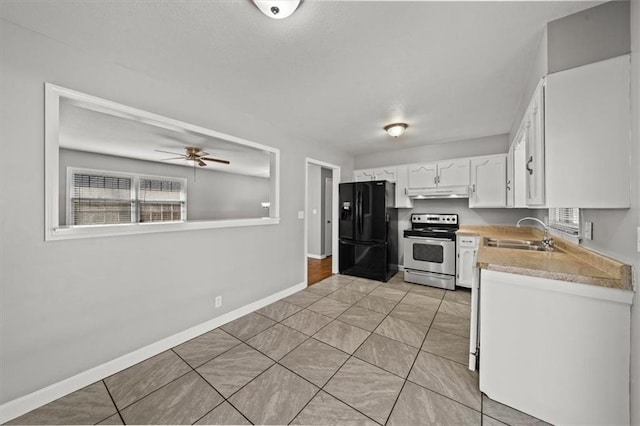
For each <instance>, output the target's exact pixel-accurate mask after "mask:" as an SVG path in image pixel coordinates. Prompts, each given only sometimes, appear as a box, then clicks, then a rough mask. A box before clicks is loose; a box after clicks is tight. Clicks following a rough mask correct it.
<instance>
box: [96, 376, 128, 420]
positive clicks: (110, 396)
mask: <svg viewBox="0 0 640 426" xmlns="http://www.w3.org/2000/svg"><path fill="white" fill-rule="evenodd" d="M100 381H101V382H102V384H103V385H104V388H105V389H106V390H107V394H108V395H109V398H111V402H112V403H113V408H115V409H116V412H115V414H117V415H118V417H120V420H121V421H122V424H123V425H124V424H126V423H125V422H124V419H123V418H122V414H120V410H119V409H118V406H117V405H116V401H115V400H114V399H113V395H111V391H110V390H109V387H108V386H107V383H106V382H105V381H104V379H102V380H100ZM112 416H113V414H112V415H111V416H107V417H105V418H104V419H102V420H100V421H99V422H97V423H96V424H98V423H100V422H103V421H105V420H107V419H108V418H109V417H112Z"/></svg>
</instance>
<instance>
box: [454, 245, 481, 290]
mask: <svg viewBox="0 0 640 426" xmlns="http://www.w3.org/2000/svg"><path fill="white" fill-rule="evenodd" d="M479 239H480V237H469V236H458V237H457V243H456V247H457V249H458V259H457V260H458V261H457V262H456V285H457V286H460V287H466V288H471V286H472V285H473V280H474V275H475V274H477V273H478V268H477V267H476V252H477V251H478V243H479Z"/></svg>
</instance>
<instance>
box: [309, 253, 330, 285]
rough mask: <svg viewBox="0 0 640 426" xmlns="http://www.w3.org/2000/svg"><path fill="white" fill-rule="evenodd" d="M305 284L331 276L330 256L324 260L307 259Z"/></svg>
mask: <svg viewBox="0 0 640 426" xmlns="http://www.w3.org/2000/svg"><path fill="white" fill-rule="evenodd" d="M307 268H308V269H307V270H308V272H307V282H308V283H309V285H312V284H315V283H317V282H319V281H322V280H324V279H325V278H327V277H330V276H331V275H332V274H331V256H329V257H325V258H324V259H312V258H310V257H307Z"/></svg>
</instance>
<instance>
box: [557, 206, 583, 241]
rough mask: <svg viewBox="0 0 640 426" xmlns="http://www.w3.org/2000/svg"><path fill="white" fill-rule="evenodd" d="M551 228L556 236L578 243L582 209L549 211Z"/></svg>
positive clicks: (565, 208)
mask: <svg viewBox="0 0 640 426" xmlns="http://www.w3.org/2000/svg"><path fill="white" fill-rule="evenodd" d="M549 226H550V228H551V229H552V231H554V233H555V234H556V235H559V236H560V237H565V238H568V239H570V240H573V241H575V242H578V241H579V239H580V209H579V208H567V207H562V208H553V209H549Z"/></svg>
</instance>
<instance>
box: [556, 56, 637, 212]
mask: <svg viewBox="0 0 640 426" xmlns="http://www.w3.org/2000/svg"><path fill="white" fill-rule="evenodd" d="M629 60H630V58H629V55H623V56H618V57H616V58H611V59H607V60H604V61H600V62H596V63H593V64H588V65H584V66H581V67H576V68H572V69H569V70H566V71H560V72H557V73H553V74H550V75H549V76H547V77H546V83H545V84H546V86H545V179H546V187H545V190H546V192H545V206H547V207H583V208H628V207H629V205H630V194H631V192H630V191H629V185H630V183H631V182H633V181H632V179H631V176H633V175H632V174H630V172H631V170H632V169H631V164H632V162H631V161H629V160H630V158H631V159H632V160H633V161H634V163H636V161H635V160H636V158H637V157H636V155H637V154H634V155H632V154H631V152H632V151H631V147H633V146H635V148H634V149H636V150H637V149H638V148H637V147H638V140H637V138H635V139H634V140H633V143H632V141H631V140H630V133H629V129H630V127H631V122H632V121H631V117H632V115H631V114H630V112H631V111H632V109H631V106H630V102H631V100H632V99H631V96H630V93H631V92H630V91H629V84H630V72H629V67H630V63H629ZM635 93H637V88H636V90H635V92H634V95H635ZM634 108H635V107H634ZM634 114H635V117H636V119H637V117H638V110H637V109H636V110H635V112H634ZM633 167H637V165H634V166H633ZM637 182H638V178H637V177H635V182H633V183H634V184H635V185H637Z"/></svg>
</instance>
